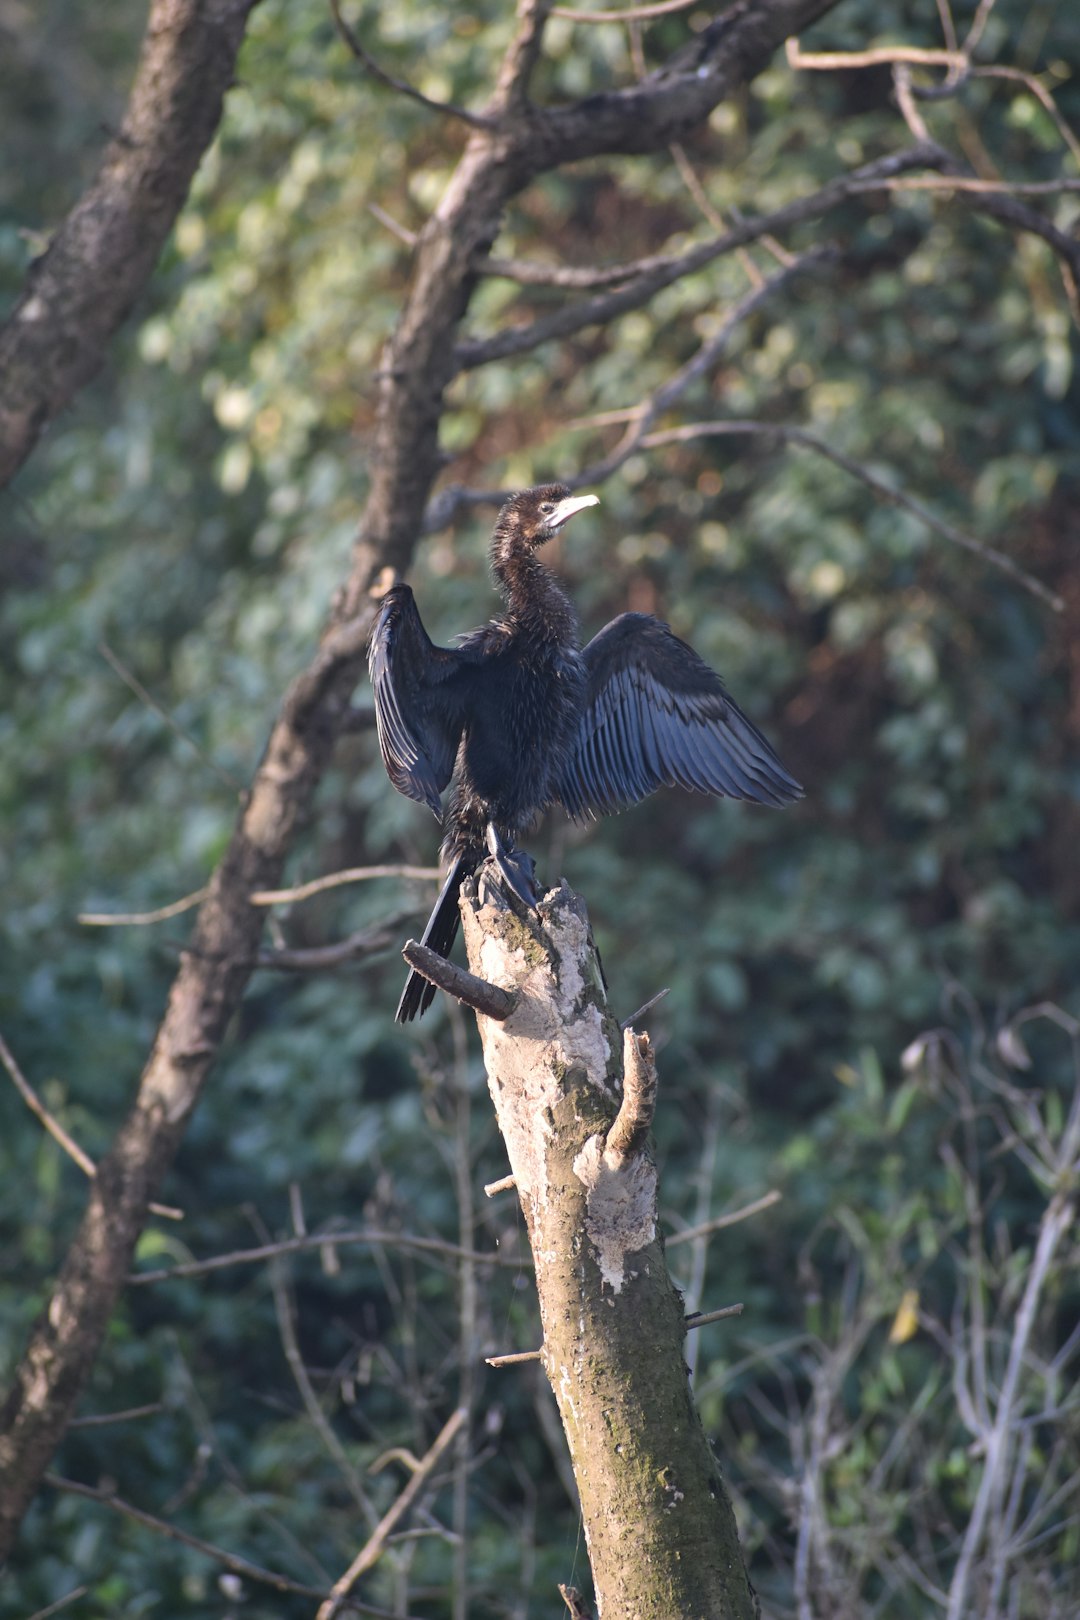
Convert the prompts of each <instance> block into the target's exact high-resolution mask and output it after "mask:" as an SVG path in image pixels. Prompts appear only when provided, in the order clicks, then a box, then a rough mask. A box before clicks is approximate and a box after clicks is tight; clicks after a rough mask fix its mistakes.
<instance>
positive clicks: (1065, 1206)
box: [946, 1166, 1076, 1620]
mask: <svg viewBox="0 0 1080 1620" xmlns="http://www.w3.org/2000/svg"><path fill="white" fill-rule="evenodd" d="M1070 1168H1071V1170H1072V1173H1073V1174H1074V1175H1075V1166H1071V1167H1070ZM1075 1218H1076V1200H1075V1199H1074V1198H1070V1197H1069V1196H1068V1195H1067V1194H1066V1193H1064V1192H1058V1193H1055V1194H1054V1196H1053V1198H1052V1199H1051V1200H1050V1202H1049V1204H1048V1205H1047V1206H1046V1209H1045V1211H1044V1213H1043V1218H1042V1222H1041V1224H1040V1227H1039V1241H1038V1243H1037V1244H1036V1246H1035V1253H1034V1255H1033V1256H1032V1260H1031V1265H1030V1267H1029V1269H1028V1273H1027V1281H1026V1283H1025V1285H1024V1293H1023V1298H1022V1299H1021V1301H1020V1308H1019V1310H1018V1311H1017V1313H1016V1320H1015V1324H1014V1327H1013V1334H1012V1341H1011V1343H1010V1345H1009V1359H1008V1364H1007V1366H1006V1369H1005V1376H1004V1378H1003V1379H1002V1383H1001V1389H1000V1392H999V1394H998V1399H997V1409H996V1411H995V1414H994V1422H993V1425H992V1427H991V1429H990V1431H989V1433H988V1434H986V1435H985V1437H984V1443H985V1452H984V1460H983V1468H982V1475H981V1477H980V1480H979V1488H978V1491H977V1492H976V1494H975V1502H974V1504H973V1506H972V1509H971V1517H970V1519H969V1520H968V1525H967V1529H966V1531H965V1532H964V1541H963V1545H962V1547H961V1549H960V1557H959V1558H958V1560H957V1563H956V1569H955V1571H954V1573H953V1578H952V1583H951V1585H950V1587H949V1606H948V1609H947V1610H946V1620H962V1617H963V1616H964V1615H965V1614H966V1613H967V1612H968V1587H969V1585H970V1583H971V1576H972V1565H973V1563H974V1559H975V1555H976V1553H977V1552H978V1550H979V1546H980V1543H981V1541H982V1538H983V1533H984V1531H985V1528H986V1521H987V1517H988V1515H989V1512H990V1507H991V1504H992V1502H993V1500H994V1498H995V1496H997V1495H998V1494H999V1493H1000V1492H1001V1491H1002V1490H1003V1489H1004V1475H1005V1470H1006V1467H1007V1462H1008V1452H1009V1445H1010V1441H1011V1438H1012V1432H1013V1412H1014V1408H1015V1405H1016V1401H1017V1397H1018V1393H1019V1388H1020V1374H1021V1372H1022V1370H1023V1367H1024V1361H1025V1358H1026V1356H1027V1347H1028V1341H1029V1339H1030V1338H1031V1333H1032V1330H1033V1328H1034V1326H1035V1317H1036V1314H1037V1311H1038V1307H1039V1304H1040V1301H1041V1297H1042V1293H1043V1289H1044V1288H1045V1286H1046V1283H1047V1280H1048V1278H1049V1276H1050V1268H1051V1265H1052V1263H1053V1259H1054V1255H1055V1253H1056V1251H1057V1247H1058V1244H1059V1243H1060V1242H1061V1240H1062V1238H1063V1237H1064V1236H1065V1235H1066V1233H1068V1232H1069V1230H1070V1229H1071V1227H1072V1224H1073V1221H1074V1220H1075Z"/></svg>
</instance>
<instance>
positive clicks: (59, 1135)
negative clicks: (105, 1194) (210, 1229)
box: [0, 1035, 184, 1221]
mask: <svg viewBox="0 0 1080 1620" xmlns="http://www.w3.org/2000/svg"><path fill="white" fill-rule="evenodd" d="M0 1063H2V1064H3V1065H4V1068H5V1069H6V1070H7V1072H8V1074H9V1075H10V1076H11V1079H12V1082H13V1084H14V1086H15V1089H16V1091H17V1092H18V1093H19V1096H20V1097H21V1098H22V1100H23V1102H24V1103H25V1104H26V1106H27V1108H29V1110H30V1112H31V1113H32V1114H33V1115H34V1117H35V1119H37V1120H39V1121H40V1122H41V1124H42V1125H44V1127H45V1129H46V1130H47V1131H48V1133H49V1135H50V1136H51V1137H52V1139H53V1141H54V1142H56V1143H57V1144H58V1145H59V1146H60V1147H62V1148H63V1150H64V1152H65V1153H66V1154H67V1155H68V1157H69V1158H70V1159H74V1161H75V1163H76V1164H77V1165H78V1167H79V1169H80V1170H81V1171H82V1173H83V1175H84V1176H87V1177H89V1178H91V1179H92V1178H93V1177H94V1176H96V1175H97V1165H96V1164H95V1163H94V1161H93V1159H92V1158H91V1157H90V1155H89V1154H88V1153H86V1152H85V1151H84V1150H83V1149H82V1148H81V1147H80V1146H79V1144H78V1142H76V1140H75V1138H74V1137H73V1136H69V1135H68V1133H67V1131H65V1129H64V1127H63V1126H62V1125H61V1123H60V1121H59V1120H58V1119H57V1118H55V1116H54V1115H53V1114H50V1112H49V1110H48V1109H47V1108H46V1106H45V1104H44V1103H43V1102H42V1100H41V1098H40V1097H39V1096H38V1094H37V1092H36V1091H35V1090H34V1088H33V1086H32V1085H31V1084H30V1082H29V1080H28V1079H27V1078H26V1076H25V1074H23V1072H22V1070H21V1069H20V1068H19V1065H18V1063H16V1061H15V1055H14V1053H13V1052H12V1050H11V1048H10V1047H9V1046H8V1044H7V1042H6V1041H5V1039H4V1037H3V1036H2V1035H0ZM147 1208H148V1209H149V1211H150V1213H151V1214H152V1215H160V1216H163V1217H164V1219H165V1220H168V1221H182V1220H183V1218H184V1212H183V1210H182V1209H174V1208H173V1207H172V1206H171V1205H170V1204H148V1205H147Z"/></svg>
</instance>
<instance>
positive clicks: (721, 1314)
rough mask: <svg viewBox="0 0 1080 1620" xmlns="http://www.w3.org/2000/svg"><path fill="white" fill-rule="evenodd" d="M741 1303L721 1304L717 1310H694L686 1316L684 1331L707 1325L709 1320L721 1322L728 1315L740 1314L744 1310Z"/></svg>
mask: <svg viewBox="0 0 1080 1620" xmlns="http://www.w3.org/2000/svg"><path fill="white" fill-rule="evenodd" d="M744 1308H745V1307H744V1306H742V1305H722V1306H721V1307H720V1309H719V1310H718V1311H694V1313H693V1314H692V1315H691V1316H688V1317H687V1318H686V1331H687V1332H688V1333H689V1332H690V1331H691V1329H693V1328H700V1327H708V1325H709V1323H710V1322H723V1321H724V1320H725V1319H726V1318H727V1317H729V1316H741V1315H742V1313H743V1310H744Z"/></svg>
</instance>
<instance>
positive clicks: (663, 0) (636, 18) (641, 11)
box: [551, 0, 697, 23]
mask: <svg viewBox="0 0 1080 1620" xmlns="http://www.w3.org/2000/svg"><path fill="white" fill-rule="evenodd" d="M696 4H697V0H656V4H655V5H651V6H629V7H628V8H627V9H626V10H625V11H575V10H574V8H573V7H572V6H555V7H554V8H553V9H552V13H551V15H552V16H553V17H565V18H566V20H567V21H568V22H580V23H628V22H649V21H650V20H651V19H652V18H653V17H668V16H670V15H671V14H672V12H675V11H689V10H690V7H691V6H693V5H696Z"/></svg>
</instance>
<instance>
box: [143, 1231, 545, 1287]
mask: <svg viewBox="0 0 1080 1620" xmlns="http://www.w3.org/2000/svg"><path fill="white" fill-rule="evenodd" d="M354 1243H361V1244H370V1245H373V1246H377V1247H379V1248H387V1249H411V1250H414V1251H415V1252H416V1253H417V1254H432V1255H438V1256H439V1257H440V1258H441V1259H444V1260H463V1259H469V1260H474V1261H475V1262H476V1263H477V1265H482V1266H507V1267H510V1268H513V1269H520V1267H521V1265H522V1264H523V1262H522V1261H520V1260H514V1259H510V1258H508V1257H506V1256H504V1255H501V1254H484V1253H483V1252H481V1251H479V1250H478V1251H477V1252H476V1253H475V1254H467V1253H466V1252H465V1251H464V1250H462V1249H460V1248H459V1247H458V1245H457V1244H456V1243H447V1242H445V1241H444V1240H443V1239H442V1238H424V1237H413V1236H411V1235H410V1234H409V1233H407V1232H383V1231H368V1232H356V1231H343V1232H313V1233H310V1234H309V1235H308V1236H305V1237H293V1238H281V1239H280V1240H279V1241H278V1242H276V1243H261V1244H259V1246H258V1247H257V1248H254V1249H233V1250H231V1251H230V1252H229V1253H228V1254H215V1255H213V1256H212V1257H211V1258H210V1259H209V1260H187V1261H185V1262H183V1264H181V1265H178V1266H162V1267H161V1268H160V1269H159V1270H157V1271H133V1272H132V1273H131V1275H130V1276H129V1278H128V1282H129V1284H130V1285H131V1287H133V1288H140V1287H143V1286H145V1285H146V1284H147V1283H159V1282H169V1281H171V1280H172V1279H174V1278H180V1277H203V1276H206V1275H207V1274H208V1273H209V1272H212V1271H224V1270H225V1268H226V1267H227V1266H255V1265H260V1264H261V1263H262V1262H263V1261H264V1260H273V1259H275V1258H277V1256H279V1255H285V1254H300V1253H303V1252H304V1251H305V1250H307V1249H324V1248H327V1247H329V1248H336V1247H337V1246H338V1245H339V1244H340V1245H341V1246H343V1247H344V1246H346V1245H349V1244H354Z"/></svg>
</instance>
